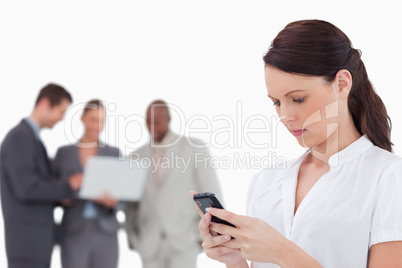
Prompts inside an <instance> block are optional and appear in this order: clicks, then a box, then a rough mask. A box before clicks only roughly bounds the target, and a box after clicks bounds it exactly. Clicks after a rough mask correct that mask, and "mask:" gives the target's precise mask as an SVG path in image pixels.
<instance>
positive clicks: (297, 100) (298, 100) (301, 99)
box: [293, 98, 304, 103]
mask: <svg viewBox="0 0 402 268" xmlns="http://www.w3.org/2000/svg"><path fill="white" fill-rule="evenodd" d="M293 101H294V102H297V103H302V102H303V101H304V98H299V99H293Z"/></svg>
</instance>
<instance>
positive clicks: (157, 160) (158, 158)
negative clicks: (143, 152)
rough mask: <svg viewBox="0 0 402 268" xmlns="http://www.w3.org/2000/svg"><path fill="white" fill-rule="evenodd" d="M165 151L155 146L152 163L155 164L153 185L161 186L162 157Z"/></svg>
mask: <svg viewBox="0 0 402 268" xmlns="http://www.w3.org/2000/svg"><path fill="white" fill-rule="evenodd" d="M164 153H165V148H159V147H157V148H155V151H154V164H155V168H154V178H155V185H156V187H159V186H161V184H162V171H163V170H162V167H161V164H162V162H163V161H162V160H163V159H162V157H163V155H164Z"/></svg>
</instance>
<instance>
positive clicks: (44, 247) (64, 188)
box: [0, 120, 73, 263]
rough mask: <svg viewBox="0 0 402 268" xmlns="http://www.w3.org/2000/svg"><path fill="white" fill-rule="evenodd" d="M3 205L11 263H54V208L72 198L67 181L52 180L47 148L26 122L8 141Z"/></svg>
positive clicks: (0, 165)
mask: <svg viewBox="0 0 402 268" xmlns="http://www.w3.org/2000/svg"><path fill="white" fill-rule="evenodd" d="M0 169H1V204H2V211H3V218H4V228H5V240H6V253H7V257H8V260H9V262H10V261H16V262H19V261H23V262H24V261H28V262H32V263H34V262H38V263H50V257H51V253H52V248H53V242H54V233H53V232H54V223H53V208H54V205H55V204H56V201H58V200H61V199H64V198H71V197H72V196H73V192H72V190H71V188H70V186H69V184H68V182H67V181H62V182H61V181H58V180H57V179H55V178H54V177H52V168H51V164H50V162H49V159H48V156H47V153H46V150H45V148H44V147H43V144H42V143H41V142H40V141H39V140H38V139H37V137H36V136H35V134H34V132H33V130H32V128H31V127H30V126H29V125H28V123H27V122H26V121H25V120H22V121H21V123H20V124H19V125H17V126H16V127H15V128H13V129H12V130H11V131H10V132H9V133H8V134H7V135H6V137H5V139H4V141H3V143H2V146H1V153H0Z"/></svg>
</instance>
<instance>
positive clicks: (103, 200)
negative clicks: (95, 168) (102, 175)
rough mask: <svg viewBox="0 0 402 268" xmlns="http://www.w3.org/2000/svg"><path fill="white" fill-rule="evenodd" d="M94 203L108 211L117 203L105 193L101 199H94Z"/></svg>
mask: <svg viewBox="0 0 402 268" xmlns="http://www.w3.org/2000/svg"><path fill="white" fill-rule="evenodd" d="M94 201H95V202H96V203H99V204H101V205H103V206H105V207H107V208H108V209H113V208H114V207H115V206H116V204H117V202H118V201H117V200H116V199H113V198H112V197H111V196H110V195H109V193H107V192H105V193H104V194H103V195H102V196H101V197H99V198H97V199H95V200H94Z"/></svg>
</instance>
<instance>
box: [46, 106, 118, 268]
mask: <svg viewBox="0 0 402 268" xmlns="http://www.w3.org/2000/svg"><path fill="white" fill-rule="evenodd" d="M81 121H82V123H83V124H84V128H85V130H84V135H83V137H82V138H81V139H80V140H79V142H78V143H77V144H73V145H67V146H63V147H61V148H59V149H58V151H57V153H56V157H55V159H54V169H55V173H56V174H57V175H58V176H59V177H60V178H61V179H62V180H63V179H64V178H67V177H68V176H70V174H74V173H77V172H83V170H84V167H85V164H86V161H87V159H88V157H90V156H97V155H98V156H115V157H119V155H120V151H119V149H118V148H115V147H111V146H108V145H107V144H104V143H102V142H101V141H100V140H99V134H100V133H101V132H102V130H103V128H104V123H105V109H104V106H103V104H102V103H101V102H100V101H99V100H91V101H89V102H88V103H87V104H86V106H85V108H84V111H83V114H82V117H81ZM116 204H117V201H116V200H114V199H112V198H111V197H110V196H109V195H108V194H107V193H105V195H104V196H103V197H102V198H100V199H98V200H92V201H91V200H81V199H74V200H72V201H66V202H63V206H64V215H63V219H62V223H61V228H60V229H61V230H60V248H61V261H62V266H63V268H78V267H83V268H84V267H85V268H95V267H96V268H113V267H117V262H118V242H117V231H118V229H119V223H118V221H117V219H116V212H117V209H116Z"/></svg>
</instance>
